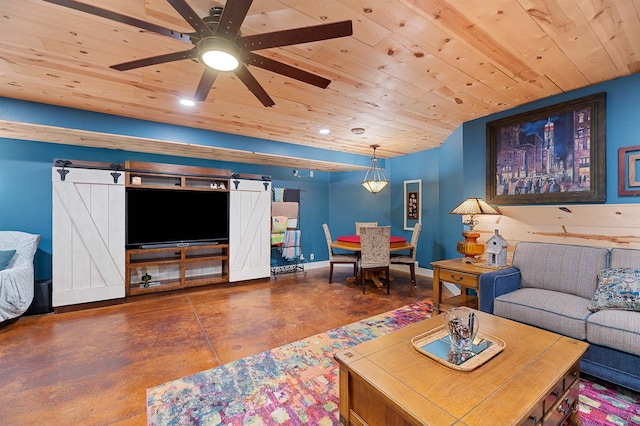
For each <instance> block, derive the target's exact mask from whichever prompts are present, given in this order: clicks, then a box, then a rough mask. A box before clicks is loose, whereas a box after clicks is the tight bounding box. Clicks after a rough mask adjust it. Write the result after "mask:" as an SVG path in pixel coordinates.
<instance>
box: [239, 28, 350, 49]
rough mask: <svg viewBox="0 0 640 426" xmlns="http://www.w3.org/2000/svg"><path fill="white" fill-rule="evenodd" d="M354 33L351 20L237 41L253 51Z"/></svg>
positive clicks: (242, 38) (243, 47)
mask: <svg viewBox="0 0 640 426" xmlns="http://www.w3.org/2000/svg"><path fill="white" fill-rule="evenodd" d="M352 34H353V26H352V24H351V21H340V22H333V23H331V24H322V25H314V26H311V27H303V28H294V29H291V30H282V31H274V32H271V33H262V34H254V35H249V36H245V37H239V38H238V40H237V43H238V46H240V48H241V49H242V50H243V51H252V50H261V49H269V48H272V47H281V46H290V45H292V44H300V43H309V42H312V41H320V40H328V39H331V38H338V37H346V36H350V35H352Z"/></svg>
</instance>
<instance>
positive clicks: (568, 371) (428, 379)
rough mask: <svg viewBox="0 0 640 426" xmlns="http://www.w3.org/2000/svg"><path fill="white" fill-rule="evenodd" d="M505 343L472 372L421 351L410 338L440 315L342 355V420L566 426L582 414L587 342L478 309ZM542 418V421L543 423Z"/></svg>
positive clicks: (437, 322)
mask: <svg viewBox="0 0 640 426" xmlns="http://www.w3.org/2000/svg"><path fill="white" fill-rule="evenodd" d="M476 315H477V318H478V319H479V321H480V330H481V331H483V332H484V333H487V334H490V335H493V336H496V337H499V338H500V339H502V340H503V341H504V343H505V345H506V346H505V348H504V349H503V350H502V352H500V353H498V354H497V355H496V356H495V357H493V358H491V359H489V360H488V361H487V362H485V363H484V364H482V365H480V366H479V367H477V368H476V369H474V370H472V371H459V370H455V369H452V368H449V367H447V366H446V365H443V364H441V363H438V362H436V361H435V360H433V359H431V358H429V357H427V356H425V355H423V354H421V353H419V352H418V351H417V350H415V348H414V347H413V346H412V344H411V339H412V338H413V337H415V336H417V335H419V334H422V333H424V332H426V331H429V330H432V329H434V328H436V327H439V326H442V325H443V321H444V315H437V316H435V317H433V318H430V319H427V320H425V321H422V322H420V323H417V324H413V325H410V326H407V327H404V328H402V329H401V330H398V331H396V332H393V333H390V334H387V335H384V336H382V337H379V338H377V339H373V340H370V341H368V342H365V343H362V344H360V345H357V346H354V347H353V348H351V349H347V350H343V351H340V352H338V353H336V355H335V358H336V360H337V361H338V363H339V365H340V423H341V424H343V425H370V426H375V425H385V426H386V425H391V424H393V425H424V424H429V425H452V424H454V423H457V422H459V423H460V424H465V425H511V424H531V425H538V424H542V423H543V421H544V425H545V426H546V425H549V424H554V425H556V424H557V425H561V424H562V423H563V421H564V420H565V419H567V418H569V417H570V419H569V420H570V421H571V422H573V423H575V424H580V419H579V417H578V416H577V413H576V411H577V404H578V396H579V388H578V385H579V377H580V364H579V361H580V358H581V357H582V355H583V354H584V353H585V351H586V350H587V348H588V347H589V345H588V344H587V343H585V342H582V341H579V340H575V339H571V338H569V337H565V336H561V335H558V334H555V333H551V332H548V331H545V330H541V329H538V328H535V327H530V326H527V325H524V324H520V323H517V322H514V321H511V320H507V319H504V318H500V317H497V316H494V315H490V314H486V313H484V312H478V311H476ZM543 419H544V420H543Z"/></svg>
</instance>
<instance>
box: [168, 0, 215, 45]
mask: <svg viewBox="0 0 640 426" xmlns="http://www.w3.org/2000/svg"><path fill="white" fill-rule="evenodd" d="M167 1H168V2H169V4H170V5H171V6H173V8H174V9H175V10H176V11H177V12H178V13H179V14H180V15H181V16H182V17H183V18H184V20H185V21H187V22H188V23H189V25H191V27H193V29H194V30H196V31H197V32H198V34H199V35H200V36H201V37H203V36H204V37H206V36H208V37H212V36H213V35H214V34H213V31H211V28H209V27H208V26H207V24H205V23H204V21H203V20H202V18H200V17H199V16H198V14H197V13H196V11H195V10H193V9H192V8H191V6H189V5H188V4H187V2H186V1H185V0H167Z"/></svg>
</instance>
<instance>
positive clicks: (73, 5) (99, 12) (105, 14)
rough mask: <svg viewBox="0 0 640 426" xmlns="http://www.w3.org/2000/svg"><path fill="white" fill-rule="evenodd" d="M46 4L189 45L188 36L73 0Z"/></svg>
mask: <svg viewBox="0 0 640 426" xmlns="http://www.w3.org/2000/svg"><path fill="white" fill-rule="evenodd" d="M44 1H46V2H48V3H53V4H57V5H59V6H64V7H68V8H69V9H74V10H79V11H80V12H86V13H89V14H91V15H96V16H100V17H101V18H106V19H110V20H112V21H116V22H121V23H123V24H127V25H131V26H133V27H137V28H140V29H143V30H147V31H151V32H154V33H157V34H161V35H165V36H169V37H173V38H175V39H177V40H180V41H184V42H186V43H191V39H190V34H182V33H180V32H178V31H174V30H170V29H169V28H165V27H161V26H159V25H155V24H152V23H150V22H146V21H142V20H140V19H137V18H132V17H130V16H126V15H122V14H120V13H117V12H112V11H110V10H106V9H101V8H99V7H96V6H91V5H88V4H84V3H80V2H77V1H74V0H44Z"/></svg>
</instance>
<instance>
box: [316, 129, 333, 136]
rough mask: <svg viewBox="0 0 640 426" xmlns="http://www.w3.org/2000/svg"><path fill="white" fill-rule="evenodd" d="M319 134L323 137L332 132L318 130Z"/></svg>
mask: <svg viewBox="0 0 640 426" xmlns="http://www.w3.org/2000/svg"><path fill="white" fill-rule="evenodd" d="M318 133H320V134H321V135H328V134H329V133H331V130H329V129H320V130H318Z"/></svg>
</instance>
